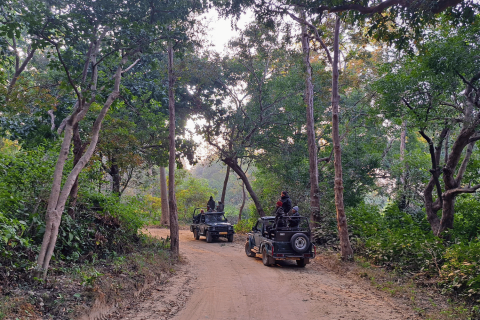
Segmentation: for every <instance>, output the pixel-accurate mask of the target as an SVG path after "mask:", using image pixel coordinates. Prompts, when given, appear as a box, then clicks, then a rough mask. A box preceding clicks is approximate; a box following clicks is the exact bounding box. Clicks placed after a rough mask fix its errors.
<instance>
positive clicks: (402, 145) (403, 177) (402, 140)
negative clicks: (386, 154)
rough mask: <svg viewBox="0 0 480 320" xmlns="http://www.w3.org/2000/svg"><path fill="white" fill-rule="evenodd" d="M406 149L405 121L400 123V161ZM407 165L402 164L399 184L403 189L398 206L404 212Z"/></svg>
mask: <svg viewBox="0 0 480 320" xmlns="http://www.w3.org/2000/svg"><path fill="white" fill-rule="evenodd" d="M406 147H407V121H405V120H404V121H403V122H402V132H401V133H400V161H401V162H403V161H404V160H405V150H406ZM407 170H408V167H407V164H404V166H403V172H402V175H401V176H400V183H401V184H402V187H403V192H402V195H401V197H400V204H399V208H400V210H404V209H405V208H406V207H407V194H406V193H407V186H406V183H407Z"/></svg>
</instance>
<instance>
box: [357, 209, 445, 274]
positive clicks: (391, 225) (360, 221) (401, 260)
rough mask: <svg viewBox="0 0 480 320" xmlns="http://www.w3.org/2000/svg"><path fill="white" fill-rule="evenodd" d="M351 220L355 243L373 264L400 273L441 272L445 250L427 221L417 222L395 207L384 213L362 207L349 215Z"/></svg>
mask: <svg viewBox="0 0 480 320" xmlns="http://www.w3.org/2000/svg"><path fill="white" fill-rule="evenodd" d="M348 217H349V220H350V221H349V226H350V228H351V230H352V231H351V233H352V234H353V238H354V240H355V241H354V242H356V243H361V245H360V246H358V247H359V248H361V250H360V252H359V253H360V254H361V255H364V256H366V257H367V258H369V259H370V260H371V261H372V262H374V263H376V264H380V265H382V264H384V265H389V266H390V267H393V268H399V269H401V270H409V271H430V272H438V270H439V267H440V264H441V259H442V255H443V253H444V251H445V247H444V245H443V243H442V240H441V239H439V238H437V237H435V236H433V234H432V232H431V231H430V230H429V228H427V227H428V225H426V224H425V221H424V220H425V219H422V220H420V221H419V220H418V219H414V217H412V216H411V215H409V214H408V213H405V212H403V211H401V210H399V209H398V206H396V205H394V204H391V205H388V206H387V207H386V208H385V210H384V211H383V212H380V211H379V210H378V208H377V207H374V206H368V205H365V204H362V205H360V206H358V207H356V208H355V209H353V210H351V211H350V212H348ZM427 224H428V223H427ZM426 229H427V230H426Z"/></svg>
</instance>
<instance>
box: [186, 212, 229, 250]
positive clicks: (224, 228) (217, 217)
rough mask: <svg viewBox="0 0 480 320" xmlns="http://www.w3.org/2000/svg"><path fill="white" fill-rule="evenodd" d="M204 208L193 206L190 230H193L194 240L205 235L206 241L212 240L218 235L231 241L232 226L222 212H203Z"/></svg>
mask: <svg viewBox="0 0 480 320" xmlns="http://www.w3.org/2000/svg"><path fill="white" fill-rule="evenodd" d="M202 209H204V208H195V210H194V211H193V222H192V224H191V225H190V231H191V232H193V236H194V237H195V240H198V239H200V236H205V238H206V239H207V242H212V241H213V240H216V239H218V238H220V237H225V238H227V240H228V242H232V241H233V234H234V233H235V232H234V231H233V226H232V225H231V224H230V223H228V220H227V218H225V213H224V212H204V213H201V210H202Z"/></svg>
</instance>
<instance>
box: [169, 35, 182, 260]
mask: <svg viewBox="0 0 480 320" xmlns="http://www.w3.org/2000/svg"><path fill="white" fill-rule="evenodd" d="M174 84H175V78H174V74H173V48H172V44H171V43H170V44H169V45H168V111H169V113H170V117H169V121H170V123H169V137H168V140H169V149H170V150H169V159H168V200H169V201H168V205H169V214H170V241H171V242H170V250H171V251H172V254H173V256H174V257H175V258H177V257H178V255H179V253H180V246H179V234H178V216H177V199H176V197H175V166H176V162H175V154H176V150H175V93H174V87H173V86H174Z"/></svg>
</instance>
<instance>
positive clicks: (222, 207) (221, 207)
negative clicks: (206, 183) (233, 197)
mask: <svg viewBox="0 0 480 320" xmlns="http://www.w3.org/2000/svg"><path fill="white" fill-rule="evenodd" d="M224 208H225V206H224V205H223V203H219V204H218V206H217V212H223V210H224Z"/></svg>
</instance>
